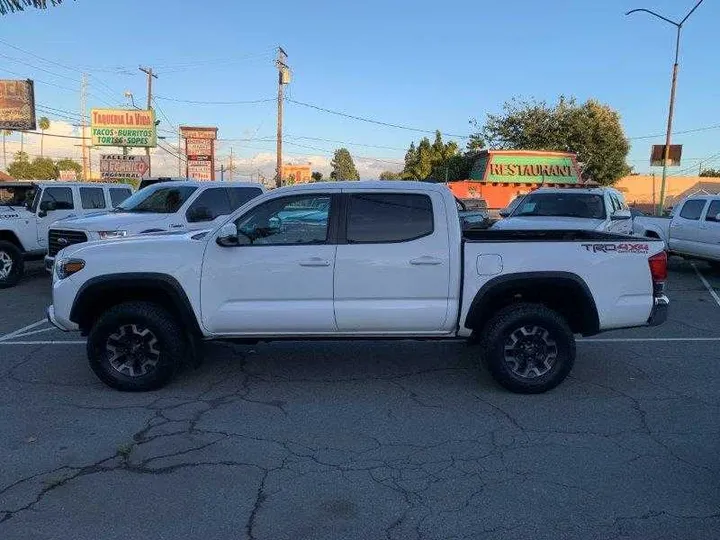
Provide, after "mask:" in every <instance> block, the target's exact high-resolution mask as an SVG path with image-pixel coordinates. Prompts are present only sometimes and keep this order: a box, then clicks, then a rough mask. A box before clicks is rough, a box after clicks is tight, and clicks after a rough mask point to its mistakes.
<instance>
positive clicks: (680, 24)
mask: <svg viewBox="0 0 720 540" xmlns="http://www.w3.org/2000/svg"><path fill="white" fill-rule="evenodd" d="M704 1H705V0H698V2H697V3H696V4H695V6H694V7H693V8H692V9H691V10H690V11H689V12H688V14H687V15H685V17H684V18H683V19H682V20H681V21H679V22H678V21H673V20H672V19H668V18H667V17H663V16H662V15H660V14H659V13H655V12H654V11H651V10H649V9H644V8H641V9H633V10H630V11H628V12H627V13H626V14H625V15H626V16H627V15H631V14H632V13H638V12H644V13H647V14H649V15H652V16H653V17H657V18H658V19H660V20H662V21H664V22H666V23H669V24H672V25H673V26H674V27H675V29H676V30H677V35H676V37H675V63H674V64H673V71H672V83H671V84H670V107H669V108H668V119H667V132H666V133H665V150H664V152H663V170H662V182H661V183H660V200H659V201H658V205H657V209H656V213H657V215H658V216H661V215H662V213H663V206H664V204H665V185H666V181H667V168H668V165H669V164H670V139H671V137H672V125H673V116H674V114H675V87H676V86H677V74H678V67H679V60H680V34H681V33H682V28H683V25H684V24H685V22H686V21H687V20H688V19H689V18H690V15H692V14H693V13H695V10H696V9H697V8H699V7H700V4H702V3H703V2H704Z"/></svg>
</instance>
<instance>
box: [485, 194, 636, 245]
mask: <svg viewBox="0 0 720 540" xmlns="http://www.w3.org/2000/svg"><path fill="white" fill-rule="evenodd" d="M503 214H506V215H507V217H505V219H501V220H500V221H498V222H497V223H495V224H494V225H493V226H492V228H493V229H495V230H585V231H603V232H611V233H617V234H632V230H633V227H632V215H631V213H630V208H628V206H627V204H626V203H625V199H624V197H623V196H622V193H620V192H619V191H618V190H616V189H613V188H608V187H602V188H592V189H581V188H571V189H558V188H540V189H538V190H536V191H533V192H532V193H528V194H527V195H525V196H523V198H522V199H521V200H520V201H518V203H517V204H516V205H515V207H514V209H512V211H511V212H509V213H503Z"/></svg>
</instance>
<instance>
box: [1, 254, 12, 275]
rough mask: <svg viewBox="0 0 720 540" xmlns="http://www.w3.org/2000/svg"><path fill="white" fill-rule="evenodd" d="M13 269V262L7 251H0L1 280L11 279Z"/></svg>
mask: <svg viewBox="0 0 720 540" xmlns="http://www.w3.org/2000/svg"><path fill="white" fill-rule="evenodd" d="M12 269H13V260H12V257H11V256H10V254H9V253H8V252H7V251H0V279H7V278H9V277H10V274H11V273H12Z"/></svg>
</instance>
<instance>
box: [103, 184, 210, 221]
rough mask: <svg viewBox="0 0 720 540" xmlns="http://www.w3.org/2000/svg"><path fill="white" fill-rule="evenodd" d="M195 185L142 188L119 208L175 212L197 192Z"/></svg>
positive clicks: (159, 212)
mask: <svg viewBox="0 0 720 540" xmlns="http://www.w3.org/2000/svg"><path fill="white" fill-rule="evenodd" d="M196 189H197V188H196V187H194V186H175V187H168V186H166V185H163V184H156V185H154V186H150V187H147V188H145V189H141V190H140V191H138V192H137V193H135V194H134V195H133V196H131V197H129V198H128V199H127V200H125V201H123V202H122V204H120V205H118V207H117V210H119V211H122V212H152V213H156V214H174V213H175V212H177V211H178V210H179V209H180V207H181V206H182V205H183V204H185V201H187V200H188V199H189V198H190V195H192V194H193V193H195V190H196Z"/></svg>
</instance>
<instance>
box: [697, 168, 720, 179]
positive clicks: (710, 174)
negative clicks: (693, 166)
mask: <svg viewBox="0 0 720 540" xmlns="http://www.w3.org/2000/svg"><path fill="white" fill-rule="evenodd" d="M700 176H702V177H703V178H720V169H703V170H702V171H700Z"/></svg>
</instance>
